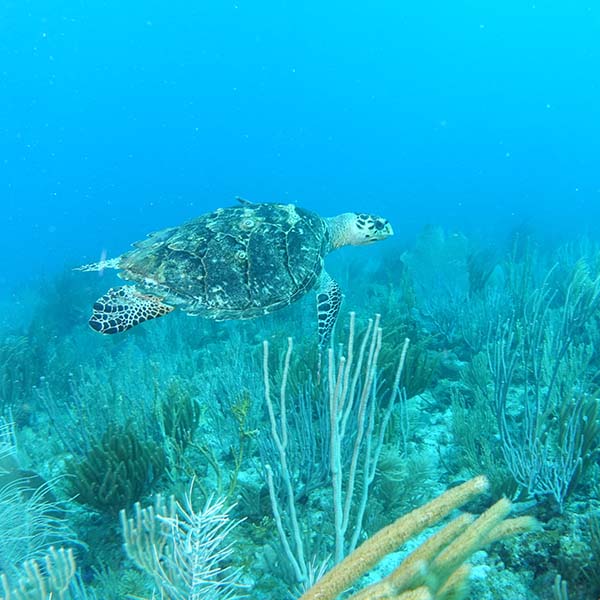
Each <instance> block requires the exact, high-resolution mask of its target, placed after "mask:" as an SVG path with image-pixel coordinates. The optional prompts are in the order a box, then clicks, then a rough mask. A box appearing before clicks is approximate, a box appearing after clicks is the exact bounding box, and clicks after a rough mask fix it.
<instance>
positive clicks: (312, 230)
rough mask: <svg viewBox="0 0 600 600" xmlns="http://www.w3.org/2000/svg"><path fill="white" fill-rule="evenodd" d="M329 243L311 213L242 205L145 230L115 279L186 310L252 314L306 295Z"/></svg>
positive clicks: (231, 315)
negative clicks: (178, 223) (183, 221)
mask: <svg viewBox="0 0 600 600" xmlns="http://www.w3.org/2000/svg"><path fill="white" fill-rule="evenodd" d="M329 245H330V240H329V232H328V228H327V225H326V223H325V221H324V220H323V219H322V218H321V217H320V216H319V215H317V214H315V213H312V212H310V211H307V210H304V209H301V208H298V207H296V206H294V205H284V204H243V205H241V206H236V207H231V208H221V209H218V210H216V211H214V212H212V213H208V214H206V215H202V216H201V217H198V218H197V219H194V220H193V221H190V222H188V223H185V224H184V225H181V226H180V227H172V228H169V229H165V230H162V231H159V232H156V233H153V234H150V235H149V237H148V238H147V239H145V240H143V241H141V242H138V243H136V244H135V249H134V250H132V251H130V252H127V253H126V254H124V255H123V256H122V260H121V263H120V266H121V269H122V272H121V273H120V276H121V277H122V278H123V279H127V280H131V281H134V282H135V283H136V286H137V287H138V289H140V290H141V291H142V292H145V293H148V294H156V295H158V296H160V297H161V298H162V299H163V300H164V302H165V303H167V304H171V305H173V306H178V307H179V308H181V309H182V310H184V311H186V312H188V313H190V314H196V315H201V316H204V317H208V318H213V319H244V318H252V317H255V316H258V315H261V314H265V313H269V312H272V311H274V310H277V309H279V308H281V307H283V306H286V305H288V304H290V303H292V302H294V301H296V300H297V299H299V298H300V297H301V296H302V295H304V294H305V293H306V292H308V291H309V290H310V289H311V288H312V287H313V286H314V285H315V283H316V281H317V279H318V277H319V275H320V273H321V271H322V269H323V259H324V257H325V254H326V253H327V252H328V250H329Z"/></svg>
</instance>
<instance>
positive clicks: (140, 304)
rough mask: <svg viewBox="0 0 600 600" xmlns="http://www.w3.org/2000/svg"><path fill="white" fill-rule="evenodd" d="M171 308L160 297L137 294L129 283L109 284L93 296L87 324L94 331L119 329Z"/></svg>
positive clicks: (126, 328)
mask: <svg viewBox="0 0 600 600" xmlns="http://www.w3.org/2000/svg"><path fill="white" fill-rule="evenodd" d="M173 310H175V309H174V308H173V307H172V306H168V305H167V304H163V302H162V301H161V299H160V298H157V297H156V296H148V295H146V294H141V293H140V292H138V290H136V289H135V287H134V286H132V285H124V286H123V287H118V288H111V289H110V290H108V292H106V294H104V296H102V297H101V298H98V300H96V303H95V304H94V312H93V313H92V316H91V317H90V320H89V325H90V327H91V328H92V329H93V330H94V331H97V332H98V333H121V332H123V331H127V330H128V329H131V328H132V327H134V326H135V325H139V324H140V323H143V322H144V321H149V320H150V319H156V318H157V317H162V316H163V315H166V314H168V313H170V312H172V311H173Z"/></svg>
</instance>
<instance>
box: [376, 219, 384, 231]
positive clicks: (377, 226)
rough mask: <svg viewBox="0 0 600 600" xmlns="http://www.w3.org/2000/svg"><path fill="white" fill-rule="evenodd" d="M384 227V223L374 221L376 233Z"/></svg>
mask: <svg viewBox="0 0 600 600" xmlns="http://www.w3.org/2000/svg"><path fill="white" fill-rule="evenodd" d="M384 227H385V223H384V222H383V221H381V220H380V219H378V220H377V221H375V228H376V229H377V230H378V231H381V230H382V229H383V228H384Z"/></svg>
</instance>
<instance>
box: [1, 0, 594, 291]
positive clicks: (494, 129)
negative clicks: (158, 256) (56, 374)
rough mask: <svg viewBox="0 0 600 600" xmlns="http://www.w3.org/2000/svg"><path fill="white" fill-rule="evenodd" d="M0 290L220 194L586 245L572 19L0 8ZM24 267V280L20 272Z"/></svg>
mask: <svg viewBox="0 0 600 600" xmlns="http://www.w3.org/2000/svg"><path fill="white" fill-rule="evenodd" d="M0 10H1V12H0V34H1V35H0V50H1V52H0V67H1V73H2V78H1V81H0V86H1V88H0V93H1V96H2V110H1V111H0V131H1V132H2V135H1V138H0V155H1V158H2V160H1V161H0V169H1V170H0V184H1V186H2V190H1V193H2V198H3V206H4V209H3V211H2V212H3V220H5V223H6V226H5V227H4V228H3V235H2V237H1V239H0V244H1V246H0V251H1V253H2V256H5V257H7V256H10V257H14V256H15V255H16V256H18V257H19V260H14V259H13V260H8V261H6V260H5V261H3V262H4V266H3V269H2V271H3V275H2V276H3V278H5V279H8V280H12V279H14V278H16V279H19V278H21V277H23V271H26V273H25V276H29V275H31V274H35V273H37V272H39V271H48V270H50V271H53V270H56V269H57V268H62V267H63V266H65V265H69V266H70V265H74V264H77V263H78V262H80V261H81V259H82V258H83V259H84V260H90V259H92V258H96V257H97V256H99V255H100V253H101V251H102V250H106V251H108V253H109V254H113V255H114V254H115V253H119V252H121V251H123V250H124V249H125V247H126V246H127V245H128V244H129V243H130V242H131V240H133V239H138V238H140V237H142V236H143V235H145V233H146V232H147V231H151V230H155V229H159V228H161V227H163V226H166V225H173V224H177V223H178V222H180V221H182V220H185V219H189V218H191V217H194V216H196V215H198V214H200V213H202V212H205V211H207V210H209V209H213V208H215V207H217V206H224V205H228V204H230V203H232V202H233V199H234V197H235V196H242V197H247V198H249V199H251V200H254V201H286V202H287V201H289V202H295V203H298V204H299V205H302V206H306V207H307V208H310V209H319V211H321V212H322V213H324V214H335V213H337V212H340V211H343V210H364V209H365V208H368V209H370V210H373V211H379V212H381V213H385V214H386V216H388V217H389V218H390V220H392V222H393V223H394V224H395V226H396V230H397V232H398V235H399V236H413V237H414V235H415V234H416V233H417V232H418V231H419V230H420V229H421V227H422V226H423V224H427V223H441V224H443V225H444V226H447V227H451V228H459V227H460V228H465V227H467V228H469V229H470V230H475V231H482V232H484V233H486V234H487V233H493V232H505V231H506V230H509V229H510V228H513V227H518V226H521V225H522V224H523V223H527V224H528V225H531V226H532V227H536V228H538V229H539V230H540V231H541V232H542V233H544V234H547V235H549V236H553V237H555V236H559V237H560V236H566V235H569V233H571V232H573V233H575V232H582V231H584V232H585V231H590V232H594V233H597V226H596V223H597V221H598V217H599V215H600V213H599V211H600V209H599V208H598V207H599V206H600V182H599V181H598V169H597V166H598V162H597V157H598V154H599V143H600V142H599V139H600V135H599V134H600V129H599V128H600V124H599V122H598V118H597V107H598V104H599V100H600V98H599V96H600V90H599V83H598V68H597V65H598V63H599V60H600V44H598V41H597V40H598V27H599V19H600V17H599V15H598V8H597V7H596V6H595V5H594V4H593V3H591V2H570V3H568V4H566V3H564V2H556V1H553V2H537V3H534V2H528V3H523V2H503V3H502V4H501V5H500V4H496V3H481V2H457V3H452V4H451V5H449V4H448V3H446V2H427V3H426V4H423V5H420V4H419V5H414V6H413V5H410V4H409V3H404V2H401V3H396V2H374V3H358V2H344V3H342V2H328V3H322V2H302V3H288V2H283V1H282V2H243V1H241V2H237V3H236V2H189V1H174V2H170V3H168V4H165V3H164V2H158V1H156V2H154V1H152V0H151V1H148V2H143V3H142V2H128V3H117V2H107V1H95V2H93V1H87V0H81V1H77V0H66V1H61V0H57V1H56V2H52V3H51V4H49V3H46V2H36V1H25V0H24V1H10V0H6V1H5V2H3V3H2V6H1V7H0ZM24 265H27V266H26V267H24Z"/></svg>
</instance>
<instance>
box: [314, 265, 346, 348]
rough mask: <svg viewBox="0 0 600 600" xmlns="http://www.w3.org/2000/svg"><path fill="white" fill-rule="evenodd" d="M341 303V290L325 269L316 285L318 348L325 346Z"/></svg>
mask: <svg viewBox="0 0 600 600" xmlns="http://www.w3.org/2000/svg"><path fill="white" fill-rule="evenodd" d="M341 305H342V290H341V288H340V286H339V285H338V284H337V282H336V281H334V280H333V279H332V278H331V277H330V276H329V275H328V274H327V273H326V272H325V271H323V272H322V273H321V277H320V278H319V285H318V287H317V318H318V327H319V348H325V347H326V346H327V344H328V343H329V340H330V338H331V332H332V331H333V327H334V325H335V322H336V320H337V316H338V313H339V312H340V306H341Z"/></svg>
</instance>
